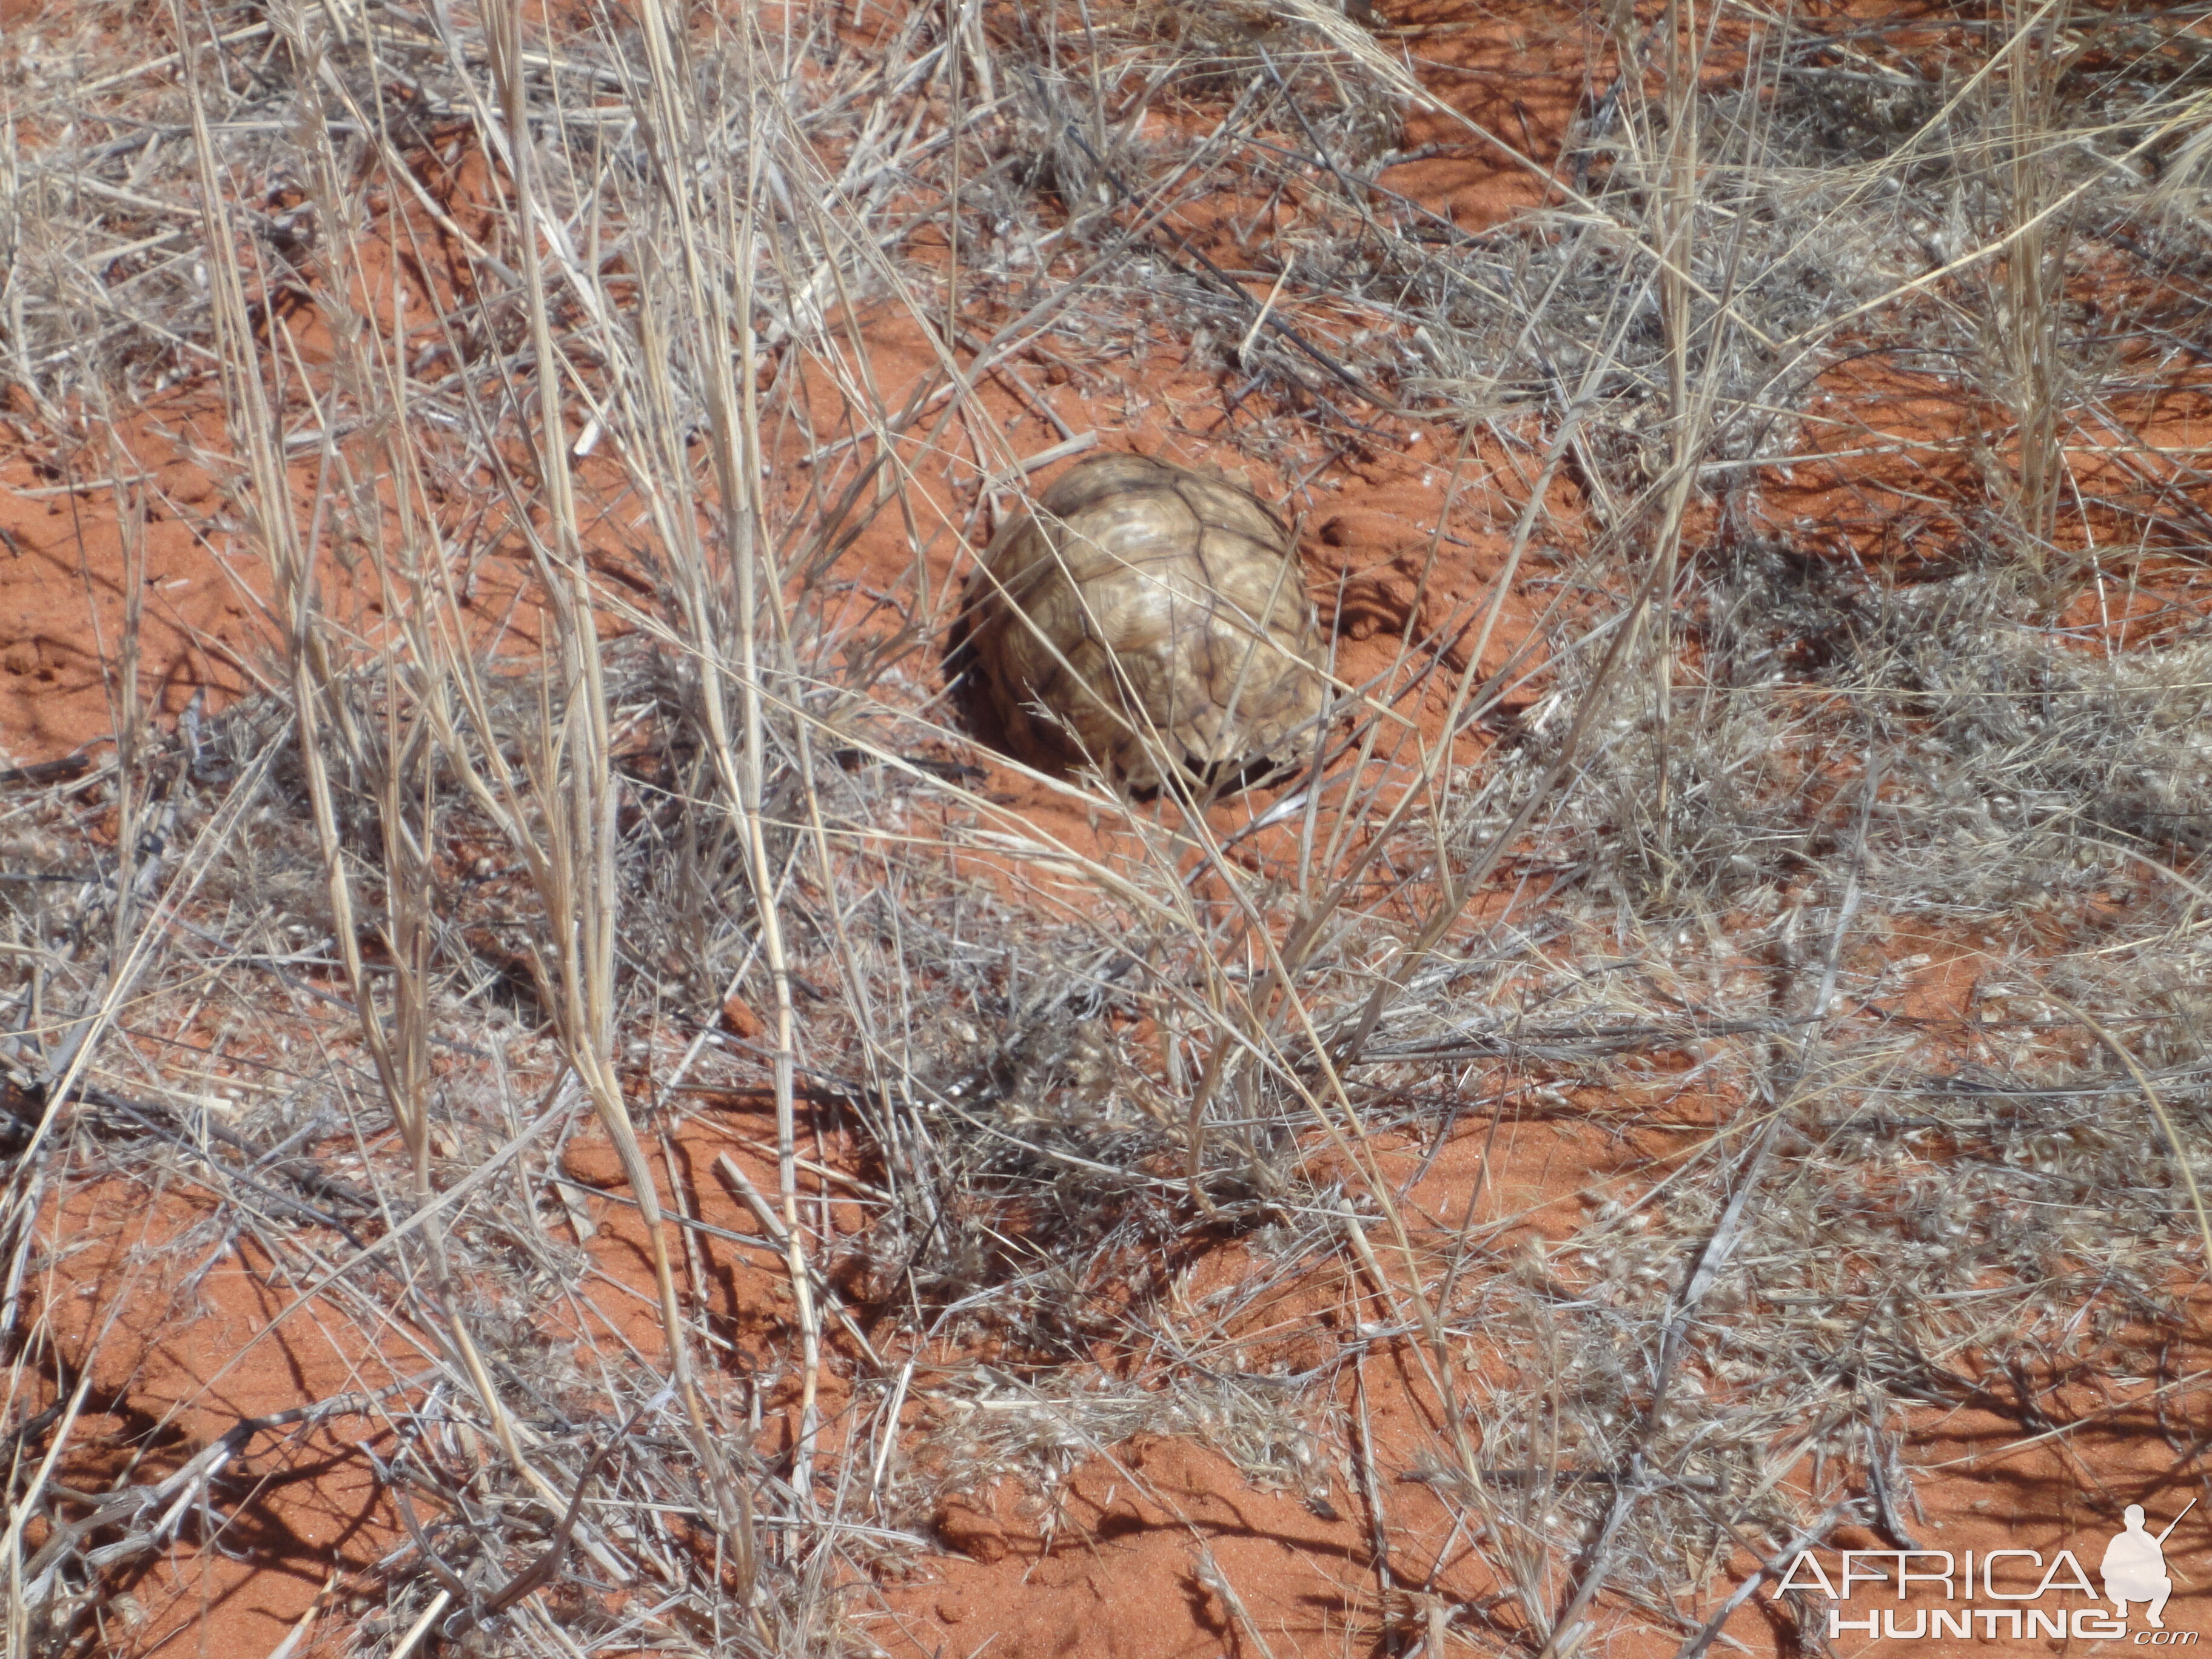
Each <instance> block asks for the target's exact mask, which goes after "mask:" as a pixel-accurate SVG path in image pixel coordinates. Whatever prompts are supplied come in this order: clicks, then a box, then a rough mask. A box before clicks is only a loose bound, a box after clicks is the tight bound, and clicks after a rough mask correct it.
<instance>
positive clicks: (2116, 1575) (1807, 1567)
mask: <svg viewBox="0 0 2212 1659" xmlns="http://www.w3.org/2000/svg"><path fill="white" fill-rule="evenodd" d="M2196 1507H2197V1500H2196V1499H2195V1498H2191V1499H2190V1501H2189V1503H2188V1505H2187V1506H2186V1507H2185V1508H2184V1509H2183V1510H2182V1511H2181V1514H2180V1515H2177V1516H2174V1517H2173V1519H2172V1520H2171V1521H2169V1522H2166V1528H2165V1530H2164V1531H2162V1532H2157V1533H2153V1532H2151V1531H2150V1530H2149V1529H2148V1528H2147V1527H2146V1526H2145V1525H2144V1523H2143V1510H2142V1504H2129V1505H2128V1507H2127V1510H2126V1513H2125V1515H2124V1517H2123V1519H2124V1521H2125V1522H2126V1525H2125V1527H2124V1529H2123V1530H2122V1531H2120V1532H2118V1533H2115V1534H2112V1541H2111V1542H2110V1543H2108V1544H2107V1545H2106V1546H2105V1553H2104V1556H2103V1558H2102V1559H2100V1561H2099V1562H2098V1564H2097V1566H2098V1572H2099V1576H2100V1577H2102V1578H2103V1580H2104V1583H2105V1592H2104V1595H2103V1596H2102V1597H2100V1596H2099V1595H2098V1594H2097V1589H2096V1586H2095V1585H2093V1584H2092V1583H2090V1582H2089V1575H2088V1573H2087V1571H2084V1570H2083V1568H2082V1565H2081V1561H2080V1560H2079V1559H2077V1558H2076V1557H2075V1553H2074V1552H2073V1551H2072V1550H2060V1551H2058V1552H2057V1553H2056V1554H2055V1555H2053V1556H2051V1558H2050V1559H2049V1560H2047V1561H2046V1560H2045V1559H2044V1556H2043V1554H2042V1553H2041V1552H2040V1551H2038V1550H1984V1551H1981V1552H1979V1553H1977V1552H1975V1551H1973V1550H1968V1551H1966V1552H1965V1553H1964V1554H1963V1555H1962V1556H1961V1555H1954V1554H1953V1553H1951V1552H1950V1551H1948V1550H1923V1549H1909V1550H1838V1551H1834V1552H1832V1553H1831V1559H1833V1560H1834V1561H1835V1562H1836V1564H1837V1569H1838V1570H1837V1571H1836V1572H1835V1573H1834V1574H1833V1575H1832V1576H1831V1573H1830V1571H1829V1569H1828V1567H1827V1566H1826V1565H1823V1564H1822V1562H1821V1559H1820V1552H1819V1551H1815V1550H1800V1551H1799V1552H1798V1553H1797V1557H1796V1559H1795V1560H1793V1561H1792V1562H1790V1570H1789V1571H1787V1572H1785V1573H1784V1574H1783V1575H1782V1577H1781V1580H1780V1582H1779V1583H1777V1584H1776V1585H1775V1587H1774V1589H1772V1591H1771V1592H1770V1593H1771V1595H1781V1594H1782V1593H1783V1592H1784V1591H1785V1590H1793V1589H1794V1590H1813V1591H1816V1592H1818V1593H1819V1594H1820V1595H1825V1596H1826V1597H1827V1598H1828V1638H1829V1640H1831V1641H1835V1640H1838V1639H1839V1638H1842V1637H1843V1636H1844V1635H1846V1634H1855V1635H1859V1636H1863V1637H1865V1638H1869V1639H1870V1640H1871V1639H1881V1640H1885V1641H1892V1642H1917V1641H1925V1640H1927V1639H1929V1638H1940V1637H1955V1638H1962V1639H1965V1640H1969V1641H1980V1642H1990V1641H1996V1640H1997V1639H1999V1638H2006V1639H2008V1640H2012V1641H2021V1640H2029V1641H2033V1640H2034V1639H2035V1638H2039V1637H2055V1638H2059V1639H2061V1640H2077V1641H2106V1642H2111V1641H2127V1642H2129V1644H2130V1645H2131V1646H2135V1647H2160V1648H2163V1647H2193V1646H2195V1645H2196V1643H2197V1632H2195V1631H2189V1630H2177V1631H2169V1630H2168V1629H2166V1620H2165V1617H2164V1614H2165V1612H2166V1598H2167V1597H2168V1596H2170V1595H2172V1594H2173V1580H2172V1577H2170V1576H2169V1575H2168V1573H2167V1572H2166V1540H2167V1539H2169V1538H2171V1537H2172V1535H2173V1529H2174V1528H2176V1527H2178V1526H2179V1525H2180V1524H2181V1522H2182V1519H2183V1517H2184V1516H2186V1515H2188V1513H2189V1511H2190V1510H2193V1509H2195V1508H2196ZM1873 1585H1881V1586H1883V1587H1885V1589H1886V1588H1887V1587H1888V1586H1892V1585H1893V1586H1895V1589H1896V1595H1895V1601H1897V1602H1898V1603H1899V1604H1902V1603H1903V1602H1905V1600H1906V1599H1907V1597H1908V1596H1910V1595H1912V1594H1913V1593H1914V1591H1915V1590H1916V1589H1918V1591H1919V1595H1920V1597H1921V1599H1923V1601H1929V1600H1932V1598H1933V1597H1935V1596H1936V1595H1939V1594H1940V1595H1941V1596H1942V1602H1943V1603H1944V1605H1923V1606H1921V1607H1905V1606H1903V1605H1898V1606H1892V1607H1855V1606H1853V1605H1852V1602H1853V1601H1854V1598H1855V1597H1857V1595H1858V1594H1859V1592H1860V1591H1861V1589H1863V1587H1867V1586H1873ZM1883 1595H1884V1591H1883V1589H1873V1590H1871V1591H1870V1593H1869V1600H1873V1599H1875V1598H1882V1597H1883ZM2069 1596H2071V1597H2074V1598H2075V1600H2074V1601H2071V1602H2070V1603H2069V1601H2066V1600H2065V1599H2064V1598H2066V1597H2069ZM2046 1598H2049V1599H2046ZM2106 1601H2109V1602H2110V1603H2111V1604H2112V1607H2111V1608H2109V1609H2108V1608H2107V1607H2106V1606H2105V1605H2104V1603H2105V1602H2106ZM1961 1602H1966V1603H1970V1604H1971V1603H1976V1602H1982V1603H1992V1602H1993V1603H1996V1605H1995V1606H1973V1605H1968V1606H1963V1607H1962V1606H1960V1603H1961ZM2006 1603H2011V1604H2012V1605H2010V1606H2007V1605H2005V1604H2006ZM2136 1605H2140V1606H2141V1607H2142V1609H2143V1614H2142V1617H2143V1623H2144V1626H2145V1628H2143V1629H2140V1630H2137V1631H2135V1632H2133V1633H2132V1634H2130V1631H2129V1628H2128V1609H2129V1607H2131V1606H2136ZM1908 1620H1909V1622H1908Z"/></svg>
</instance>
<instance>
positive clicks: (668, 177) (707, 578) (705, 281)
mask: <svg viewBox="0 0 2212 1659" xmlns="http://www.w3.org/2000/svg"><path fill="white" fill-rule="evenodd" d="M738 27H739V29H740V31H741V33H742V36H743V40H744V47H743V52H742V54H741V57H742V62H743V64H744V84H745V86H746V87H747V88H748V91H750V88H752V87H753V86H754V85H755V84H756V83H757V74H758V70H757V64H755V62H754V60H753V56H752V52H753V33H752V27H751V22H750V19H746V20H741V21H740V22H739V24H738ZM641 28H642V32H643V34H644V37H645V41H646V51H647V64H648V66H649V70H650V78H651V104H650V107H649V108H648V109H647V110H646V111H644V112H641V114H643V116H644V117H645V119H644V120H643V122H642V125H644V127H645V129H646V131H647V133H648V135H649V136H650V137H651V139H652V141H653V146H654V152H655V160H656V166H655V169H654V171H655V173H656V174H657V175H658V178H659V184H660V186H661V193H662V197H663V199H664V201H665V204H667V206H668V208H669V210H670V211H671V214H672V215H673V216H674V217H675V220H676V225H677V234H678V240H679V243H680V246H681V248H682V252H683V270H684V283H685V288H686V290H687V298H688V300H689V301H690V307H691V313H692V316H693V318H694V319H695V323H696V326H698V327H699V328H700V329H701V331H702V335H703V340H704V343H705V347H706V349H705V351H704V353H703V355H704V356H705V357H706V358H707V359H708V363H707V366H706V373H705V374H704V377H703V380H704V389H705V392H706V398H707V410H708V429H709V434H710V442H711V446H712V454H713V459H714V473H715V482H716V484H717V486H718V489H719V493H720V526H721V531H722V544H723V546H724V548H725V549H726V552H727V555H728V558H729V561H730V563H731V565H732V567H733V569H732V572H731V574H732V575H733V576H734V578H735V586H736V589H737V605H736V611H735V615H734V616H732V615H731V614H730V613H729V611H727V610H726V608H725V607H723V606H720V605H716V604H715V603H714V599H713V592H714V583H713V573H712V571H711V569H710V568H709V566H708V562H707V560H706V558H705V557H704V556H703V552H702V550H700V548H699V547H698V544H697V542H696V538H693V537H690V535H688V534H687V535H685V536H684V538H683V539H682V540H681V541H680V542H679V543H678V544H677V545H676V547H675V548H673V549H671V552H673V553H674V554H675V555H676V556H677V559H676V562H677V566H678V570H677V576H678V589H679V592H681V594H682V595H683V600H684V612H685V623H686V625H687V627H688V628H689V629H690V641H688V644H689V646H690V649H691V651H692V652H693V653H694V657H695V660H696V662H697V664H698V671H699V690H700V700H701V708H702V714H703V715H704V717H705V720H706V724H707V735H708V749H709V750H710V752H711V754H712V757H713V761H714V769H715V772H716V775H717V776H718V777H719V779H720V782H721V785H722V789H723V792H724V793H725V794H726V796H727V798H728V799H730V800H732V801H733V802H734V803H736V805H737V807H738V815H739V819H740V822H741V824H742V830H743V838H744V848H745V857H746V866H747V872H748V874H749V876H750V880H751V884H752V890H753V899H754V906H755V911H756V914H757V917H758V920H759V922H760V928H761V955H762V958H763V962H764V963H766V964H767V967H768V970H769V982H770V985H771V987H772V989H773V994H774V996H775V1052H774V1057H773V1059H772V1060H771V1062H770V1066H771V1076H772V1079H773V1082H772V1087H773V1089H774V1091H775V1125H776V1151H777V1177H778V1185H779V1188H781V1194H782V1200H783V1212H784V1221H785V1225H786V1229H787V1231H786V1241H787V1251H788V1255H789V1258H790V1259H789V1261H788V1263H787V1266H788V1268H789V1271H790V1274H791V1280H792V1285H793V1297H795V1298H796V1302H797V1306H798V1310H799V1326H800V1333H801V1340H802V1341H803V1343H804V1344H805V1350H806V1352H805V1377H804V1381H803V1383H802V1397H801V1400H800V1403H799V1436H798V1441H797V1445H796V1448H795V1450H794V1455H793V1484H794V1486H796V1487H797V1488H798V1490H799V1495H800V1501H801V1503H802V1504H805V1503H807V1502H808V1501H809V1499H808V1497H807V1492H808V1487H809V1486H810V1484H811V1470H812V1466H813V1455H814V1437H815V1430H816V1426H817V1424H816V1418H817V1405H816V1391H817V1387H818V1383H819V1378H820V1374H821V1322H820V1318H819V1316H818V1314H817V1311H816V1310H815V1307H814V1301H813V1294H812V1291H811V1285H810V1283H809V1279H808V1275H807V1269H806V1261H805V1253H804V1252H805V1243H804V1241H805V1232H804V1231H803V1230H802V1229H801V1227H800V1225H799V1171H798V1166H797V1164H796V1163H795V1159H796V1158H797V1156H798V1146H797V1105H796V1082H795V1076H794V1065H793V1058H794V1054H795V1042H796V1035H797V1033H796V1027H795V1022H794V1018H793V1009H792V1000H791V965H790V957H789V952H788V951H787V947H786V945H785V941H784V937H783V924H782V916H781V912H780V910H779V908H778V907H777V904H776V898H775V892H776V884H775V869H774V865H773V861H772V860H770V858H769V850H768V835H767V829H766V825H765V823H764V822H763V815H762V796H763V788H764V785H763V775H764V774H763V767H764V759H763V749H764V747H765V744H766V742H767V737H768V732H767V721H766V719H765V718H764V715H763V708H762V700H761V686H760V671H761V670H760V655H759V643H758V630H759V627H760V619H761V597H762V592H763V588H765V591H766V593H767V595H768V599H769V604H771V605H780V604H781V592H780V587H779V584H778V583H777V581H776V580H775V573H774V571H773V569H772V568H771V569H770V570H769V572H768V574H769V580H768V581H767V582H766V583H763V582H762V580H761V574H762V572H761V567H762V565H763V564H764V563H766V562H768V555H767V551H766V548H765V545H764V544H763V541H762V539H761V538H760V534H759V526H758V514H759V503H758V499H757V494H758V492H757V489H756V488H755V481H756V480H757V478H758V477H759V476H760V474H759V466H758V460H757V456H758V451H759V446H758V441H757V435H756V433H755V429H754V395H755V394H754V387H755V385H756V383H757V373H756V368H755V358H754V340H755V336H754V332H753V328H752V320H751V311H752V302H751V270H752V264H753V258H754V253H755V250H756V247H757V243H756V241H755V240H754V234H755V226H754V217H753V211H752V204H753V203H754V202H755V201H756V200H757V199H758V197H759V194H760V179H759V168H760V163H761V152H762V147H763V137H762V135H761V134H760V133H759V132H758V131H757V130H756V131H754V132H753V134H752V142H751V143H748V144H747V146H746V157H747V179H746V184H745V189H744V196H743V199H742V201H741V202H740V203H738V204H735V205H734V207H733V206H732V204H728V203H726V202H725V203H724V204H722V207H721V213H722V214H723V215H725V216H726V215H727V214H728V213H730V212H732V211H735V212H736V214H737V216H738V218H737V223H736V225H735V226H734V227H732V226H731V225H730V224H729V223H728V222H727V219H726V217H725V218H723V220H722V222H721V223H720V225H719V226H717V227H715V228H718V229H720V232H721V233H722V234H723V238H724V240H723V246H726V247H728V248H729V249H730V251H731V254H732V265H733V277H734V283H735V292H734V294H733V295H732V301H734V304H732V303H729V302H726V301H725V300H724V297H723V295H724V290H725V283H724V281H723V279H722V277H721V276H720V273H719V272H718V271H716V270H712V269H710V268H709V266H708V261H707V259H706V258H705V257H704V253H703V252H702V247H701V246H700V244H701V240H702V236H703V235H704V234H706V231H707V229H708V226H712V225H714V214H713V211H712V210H711V209H710V210H709V212H708V225H702V224H701V223H700V222H699V221H700V217H701V215H700V214H698V213H697V212H695V210H694V204H693V200H692V196H691V192H690V188H689V186H688V185H687V183H686V180H688V179H689V178H690V167H689V165H688V162H687V161H685V159H684V158H686V157H688V156H690V155H692V154H694V153H695V146H696V143H700V142H703V141H702V138H701V137H700V135H699V134H698V133H697V131H696V129H697V127H698V125H699V123H698V121H697V118H696V112H694V111H693V110H692V108H691V106H690V101H689V98H690V94H689V92H688V88H689V87H690V77H689V76H688V75H687V74H685V73H684V54H683V40H682V35H681V33H680V31H678V29H677V28H676V27H675V25H674V23H673V22H672V21H671V19H670V18H669V17H668V16H667V15H666V14H665V11H663V10H662V9H661V7H660V5H659V0H645V3H644V5H643V6H642V8H641ZM747 107H748V109H749V110H750V109H751V108H752V107H753V105H752V103H751V101H750V99H749V100H748V106H747ZM732 231H734V234H731V233H732ZM732 333H735V334H736V335H737V337H738V341H739V349H738V369H737V374H736V376H735V378H734V380H733V378H732V375H731V373H730V370H729V368H728V363H729V357H730V353H729V350H728V348H727V345H726V342H727V341H728V340H729V339H730V337H731V336H732ZM670 460H671V463H672V464H673V465H674V466H675V467H676V468H677V469H678V470H680V469H681V468H682V466H683V465H684V461H683V456H682V451H681V447H680V445H679V446H678V447H677V448H676V450H675V452H674V453H672V454H671V457H670ZM732 629H734V631H735V633H736V635H737V645H738V662H737V664H736V665H735V669H734V672H735V676H736V678H737V683H738V698H739V708H740V720H741V721H742V725H743V732H744V738H743V743H742V745H739V744H737V743H735V742H733V741H732V732H731V731H730V726H729V718H728V712H727V706H726V702H724V697H725V689H724V682H725V679H726V677H727V676H728V674H729V673H730V672H731V671H732V670H731V667H730V665H729V662H728V657H727V653H726V647H725V645H724V643H723V642H724V641H725V640H726V638H727V637H728V634H729V632H730V630H732Z"/></svg>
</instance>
